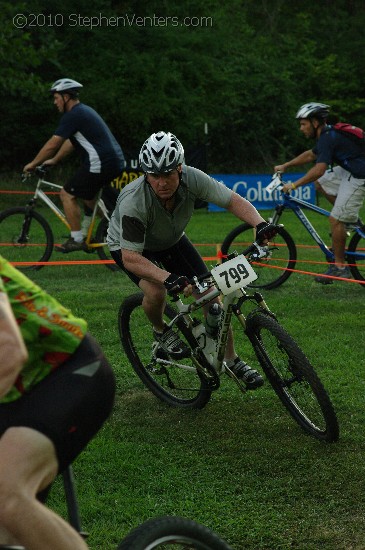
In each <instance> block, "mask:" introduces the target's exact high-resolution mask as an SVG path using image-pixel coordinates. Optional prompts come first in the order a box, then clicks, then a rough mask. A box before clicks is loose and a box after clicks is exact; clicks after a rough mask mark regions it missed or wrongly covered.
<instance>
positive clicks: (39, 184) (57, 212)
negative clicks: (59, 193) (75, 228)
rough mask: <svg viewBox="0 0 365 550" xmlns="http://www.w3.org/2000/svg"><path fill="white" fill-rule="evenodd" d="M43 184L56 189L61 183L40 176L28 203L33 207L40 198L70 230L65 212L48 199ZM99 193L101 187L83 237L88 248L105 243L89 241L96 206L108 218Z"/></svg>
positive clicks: (58, 188)
mask: <svg viewBox="0 0 365 550" xmlns="http://www.w3.org/2000/svg"><path fill="white" fill-rule="evenodd" d="M43 186H46V187H49V188H51V189H57V190H60V189H62V185H58V184H56V183H52V182H50V181H46V180H45V179H43V178H42V177H40V178H39V179H38V182H37V185H36V188H35V192H34V195H33V198H32V199H31V200H30V201H29V203H28V205H29V206H31V207H32V208H35V206H36V202H37V200H38V199H40V200H41V201H43V202H44V203H45V204H46V205H47V206H48V208H50V210H51V211H52V212H53V213H54V214H55V216H57V218H58V219H59V220H60V221H61V222H62V223H63V224H64V225H65V226H66V227H67V228H68V229H69V230H70V224H69V223H68V221H67V219H66V216H65V214H64V213H63V212H62V210H60V209H59V208H58V206H57V205H56V204H55V203H54V202H53V201H52V199H50V198H49V197H48V195H47V194H46V193H45V192H44V191H43V190H42V187H43ZM101 193H102V189H100V191H99V193H98V195H97V200H96V202H95V206H94V210H93V213H92V216H91V223H90V226H89V229H88V232H87V235H86V238H85V243H86V244H87V246H88V247H89V248H99V247H101V246H105V245H106V243H105V242H104V243H92V242H91V238H92V235H93V231H94V226H95V219H96V215H97V211H98V208H100V210H101V212H102V213H103V215H104V216H105V217H106V218H107V220H108V221H109V220H110V217H109V214H108V211H107V209H106V206H105V204H104V201H103V200H102V199H101Z"/></svg>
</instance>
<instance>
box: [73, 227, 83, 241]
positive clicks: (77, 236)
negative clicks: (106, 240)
mask: <svg viewBox="0 0 365 550" xmlns="http://www.w3.org/2000/svg"><path fill="white" fill-rule="evenodd" d="M71 237H72V238H73V240H74V241H75V242H76V243H82V241H83V240H84V237H83V235H82V231H81V229H80V230H79V231H71Z"/></svg>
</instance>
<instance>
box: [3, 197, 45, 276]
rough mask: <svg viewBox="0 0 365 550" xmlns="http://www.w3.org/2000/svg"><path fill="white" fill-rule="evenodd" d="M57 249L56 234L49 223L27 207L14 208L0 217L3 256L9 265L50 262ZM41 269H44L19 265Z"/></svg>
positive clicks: (29, 266) (21, 267)
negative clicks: (54, 245)
mask: <svg viewBox="0 0 365 550" xmlns="http://www.w3.org/2000/svg"><path fill="white" fill-rule="evenodd" d="M52 249H53V235H52V232H51V229H50V227H49V225H48V223H47V222H46V220H45V219H44V218H43V217H42V216H40V215H39V214H38V213H37V212H35V211H28V209H27V208H22V207H19V208H11V209H9V210H4V211H3V212H2V213H1V214H0V254H1V255H2V256H4V258H6V259H7V260H8V261H9V262H46V261H48V259H49V258H50V256H51V254H52ZM16 267H18V268H19V269H40V268H41V267H42V266H36V265H28V266H16Z"/></svg>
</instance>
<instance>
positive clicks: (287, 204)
mask: <svg viewBox="0 0 365 550" xmlns="http://www.w3.org/2000/svg"><path fill="white" fill-rule="evenodd" d="M282 199H283V203H282V204H278V205H277V206H276V207H275V213H274V215H273V216H272V217H271V218H270V219H269V221H270V222H272V223H274V224H276V225H277V224H278V223H279V220H280V217H281V215H282V214H283V213H284V210H285V209H286V208H289V209H290V210H292V211H293V212H294V214H295V215H296V217H297V218H298V219H299V221H300V222H301V223H302V225H303V226H304V227H305V229H306V230H307V232H308V233H309V234H310V236H311V237H312V239H313V240H314V241H315V242H316V243H317V244H318V246H319V248H320V249H321V250H322V252H323V253H324V255H325V256H326V258H327V260H328V261H330V262H333V261H334V259H335V256H334V253H333V252H332V250H330V249H329V248H328V246H327V245H326V244H325V242H324V241H323V239H322V238H321V237H320V235H319V234H318V233H317V231H316V230H315V228H314V227H313V225H312V223H311V222H310V221H309V219H308V218H307V216H306V215H305V214H304V212H303V210H302V208H301V207H305V208H308V209H309V210H312V211H313V212H317V214H320V215H321V216H326V217H329V216H330V214H331V213H330V212H329V211H328V210H325V209H324V208H321V207H319V206H317V205H315V204H311V203H309V202H307V201H305V200H303V199H299V198H297V197H294V196H292V195H290V194H288V193H283V196H282ZM354 229H355V231H356V232H357V233H359V234H360V235H361V237H362V238H364V239H365V228H361V227H355V228H354ZM346 254H347V256H348V257H351V256H352V257H354V256H355V257H356V258H359V259H360V258H362V259H365V253H363V254H362V253H359V252H356V253H354V252H349V251H347V250H346Z"/></svg>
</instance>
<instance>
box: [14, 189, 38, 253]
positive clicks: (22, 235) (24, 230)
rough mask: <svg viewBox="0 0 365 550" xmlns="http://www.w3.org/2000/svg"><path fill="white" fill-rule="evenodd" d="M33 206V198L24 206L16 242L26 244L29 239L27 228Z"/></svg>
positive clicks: (28, 227)
mask: <svg viewBox="0 0 365 550" xmlns="http://www.w3.org/2000/svg"><path fill="white" fill-rule="evenodd" d="M34 208H35V199H31V200H30V201H29V203H28V204H27V207H26V213H25V217H24V220H23V223H22V229H21V232H20V235H19V236H18V237H17V240H16V243H17V244H27V242H28V241H29V230H30V224H31V221H32V212H33V210H34Z"/></svg>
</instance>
